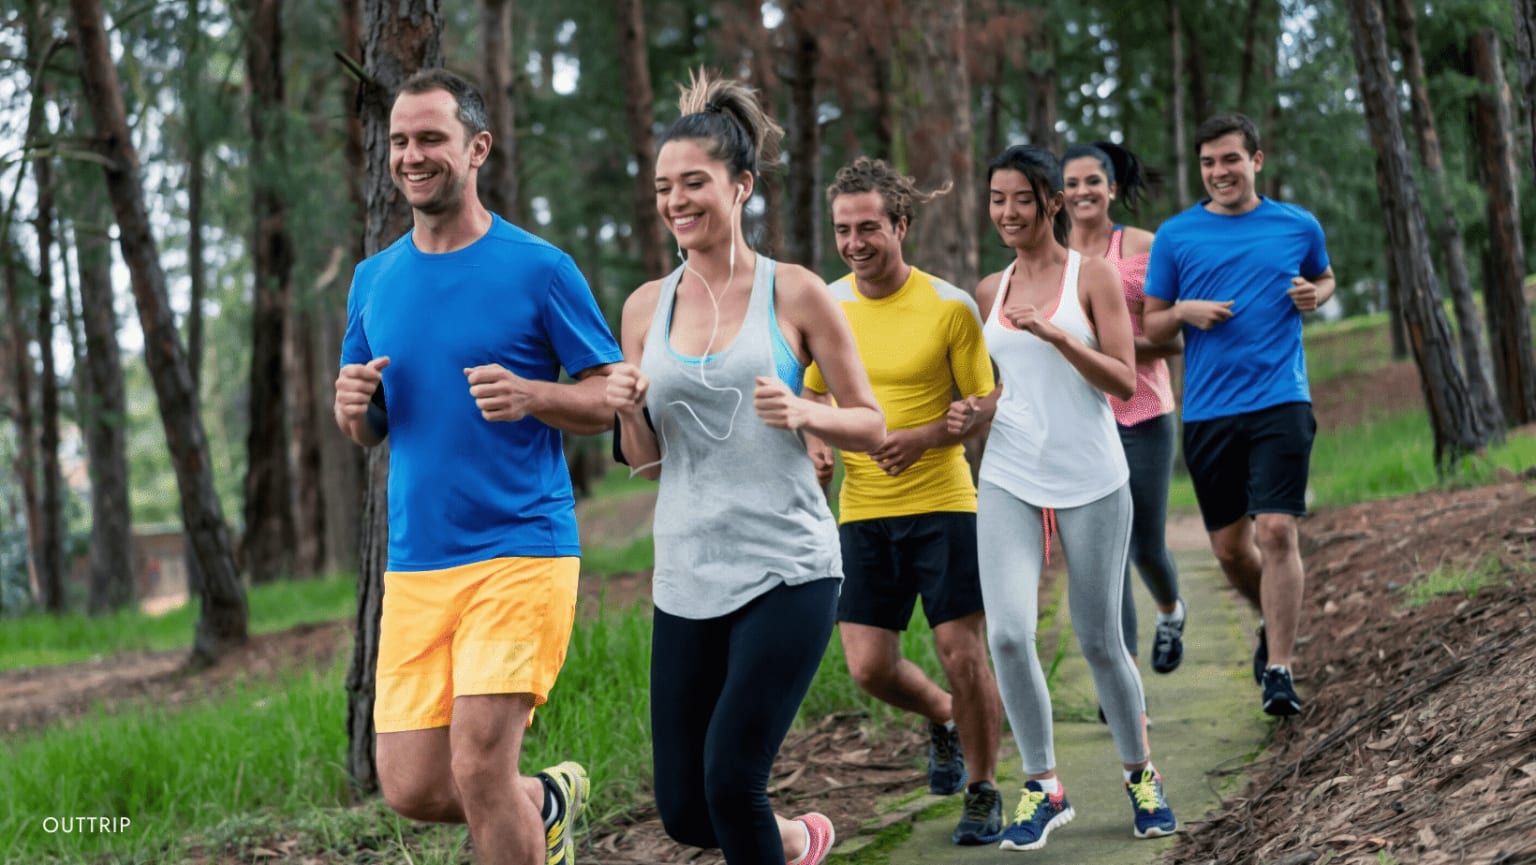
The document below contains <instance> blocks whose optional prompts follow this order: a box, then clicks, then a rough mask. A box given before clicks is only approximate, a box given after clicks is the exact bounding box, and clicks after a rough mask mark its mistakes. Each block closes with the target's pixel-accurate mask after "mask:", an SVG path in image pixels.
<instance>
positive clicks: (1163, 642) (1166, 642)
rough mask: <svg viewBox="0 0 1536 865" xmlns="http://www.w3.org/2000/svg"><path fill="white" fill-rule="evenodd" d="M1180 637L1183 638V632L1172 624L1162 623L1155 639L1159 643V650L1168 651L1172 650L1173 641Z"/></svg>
mask: <svg viewBox="0 0 1536 865" xmlns="http://www.w3.org/2000/svg"><path fill="white" fill-rule="evenodd" d="M1180 636H1182V631H1180V630H1179V629H1178V627H1177V626H1175V625H1174V624H1173V623H1172V622H1161V623H1159V624H1158V626H1157V636H1156V637H1155V638H1154V639H1156V641H1157V646H1158V648H1160V649H1165V650H1166V649H1169V648H1172V646H1173V641H1174V640H1177V639H1178V638H1179V637H1180Z"/></svg>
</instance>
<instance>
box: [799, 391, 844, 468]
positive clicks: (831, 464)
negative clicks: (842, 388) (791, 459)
mask: <svg viewBox="0 0 1536 865" xmlns="http://www.w3.org/2000/svg"><path fill="white" fill-rule="evenodd" d="M800 396H802V397H804V398H805V399H808V400H810V401H811V402H819V403H823V404H826V405H831V404H832V396H831V395H830V394H825V393H818V392H817V391H814V390H811V389H810V388H804V389H803V390H801V391H800ZM801 433H802V434H803V435H804V436H805V452H806V453H807V454H810V456H811V465H813V466H815V467H816V482H817V483H819V484H821V485H822V486H823V487H825V486H826V485H828V484H830V483H832V474H833V471H834V469H835V468H836V467H837V457H836V456H835V454H834V451H833V449H832V446H831V445H829V444H827V443H826V442H824V441H822V440H821V439H820V438H819V437H818V436H817V435H816V434H815V433H810V432H805V431H804V430H802V431H801Z"/></svg>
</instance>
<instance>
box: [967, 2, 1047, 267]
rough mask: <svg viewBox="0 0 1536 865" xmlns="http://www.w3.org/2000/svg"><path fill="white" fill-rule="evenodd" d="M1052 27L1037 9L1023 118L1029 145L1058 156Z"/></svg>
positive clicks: (1030, 39) (1029, 39)
mask: <svg viewBox="0 0 1536 865" xmlns="http://www.w3.org/2000/svg"><path fill="white" fill-rule="evenodd" d="M1052 23H1053V22H1052V21H1051V11H1050V7H1048V6H1047V7H1044V8H1042V9H1040V10H1039V12H1038V18H1037V19H1036V21H1035V26H1034V27H1032V28H1030V31H1029V36H1028V37H1027V39H1026V45H1027V46H1028V47H1027V49H1026V50H1027V54H1026V55H1025V56H1026V58H1027V60H1026V65H1025V67H1024V82H1025V91H1024V92H1025V94H1026V97H1027V100H1028V101H1027V103H1026V105H1025V108H1024V115H1025V122H1026V123H1027V124H1028V128H1029V143H1030V144H1033V145H1035V146H1036V147H1044V148H1045V149H1046V150H1049V151H1051V152H1052V153H1060V152H1061V137H1060V136H1059V135H1058V134H1057V133H1056V122H1057V120H1058V117H1059V114H1060V112H1059V110H1058V108H1057V100H1058V99H1059V98H1060V94H1061V78H1060V76H1059V75H1058V73H1057V71H1056V41H1055V39H1054V38H1053V37H1052V34H1051V25H1052ZM973 284H974V283H973Z"/></svg>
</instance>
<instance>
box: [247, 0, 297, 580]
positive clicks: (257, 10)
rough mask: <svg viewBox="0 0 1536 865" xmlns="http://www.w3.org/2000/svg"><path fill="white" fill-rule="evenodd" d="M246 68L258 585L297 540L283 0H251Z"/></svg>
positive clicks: (252, 489)
mask: <svg viewBox="0 0 1536 865" xmlns="http://www.w3.org/2000/svg"><path fill="white" fill-rule="evenodd" d="M246 11H247V14H248V16H249V25H248V29H247V31H246V45H245V47H246V68H247V70H248V71H249V76H250V87H251V104H250V122H251V153H250V165H251V174H250V177H251V203H252V210H253V212H252V223H253V225H254V227H255V237H254V238H253V242H252V246H251V260H252V269H253V271H254V281H255V285H254V288H253V290H252V301H251V372H250V384H249V391H250V412H249V414H250V428H249V430H248V432H247V436H246V473H245V533H244V535H243V536H242V540H241V544H240V550H241V559H242V563H243V564H244V566H245V570H246V572H247V573H249V574H250V576H251V582H253V583H266V582H271V581H272V580H275V579H277V578H278V577H281V576H286V575H288V574H290V573H291V572H292V570H293V559H292V553H293V549H294V545H295V531H294V522H293V511H292V509H291V507H290V500H289V495H290V486H291V477H290V474H289V471H288V418H287V414H288V410H287V387H288V385H287V381H286V376H285V375H284V370H283V346H284V339H285V337H284V331H285V329H286V328H287V326H288V322H287V319H288V308H289V306H290V305H291V299H292V297H293V239H292V238H291V237H290V236H289V234H288V227H287V218H288V217H287V205H286V203H285V202H284V201H283V194H284V193H283V189H282V181H281V177H282V175H283V173H284V172H285V170H286V151H287V148H286V146H285V145H284V142H283V136H284V127H285V126H286V124H285V122H284V113H285V110H286V109H285V106H284V104H283V101H284V96H283V67H282V16H283V3H282V0H247V3H246Z"/></svg>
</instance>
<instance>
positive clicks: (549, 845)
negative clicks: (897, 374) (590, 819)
mask: <svg viewBox="0 0 1536 865" xmlns="http://www.w3.org/2000/svg"><path fill="white" fill-rule="evenodd" d="M535 777H537V778H539V779H540V780H542V781H543V782H544V790H545V792H546V795H548V796H551V797H553V798H554V800H555V817H554V821H553V822H551V823H550V824H549V825H548V826H546V827H545V830H544V831H545V835H544V862H545V865H574V863H575V861H576V834H575V827H576V821H577V820H578V819H579V818H580V817H581V815H582V812H583V811H585V810H586V807H587V797H588V795H589V794H591V792H592V782H591V781H589V780H587V770H586V769H583V768H582V767H581V764H580V763H577V762H574V761H572V760H567V761H565V762H564V763H561V764H560V765H558V766H551V767H550V768H548V769H545V770H544V771H542V772H540V773H539V774H538V775H537V776H535Z"/></svg>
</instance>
